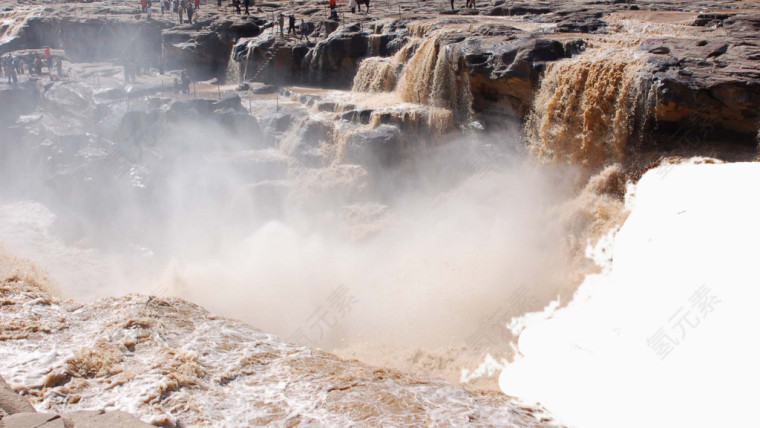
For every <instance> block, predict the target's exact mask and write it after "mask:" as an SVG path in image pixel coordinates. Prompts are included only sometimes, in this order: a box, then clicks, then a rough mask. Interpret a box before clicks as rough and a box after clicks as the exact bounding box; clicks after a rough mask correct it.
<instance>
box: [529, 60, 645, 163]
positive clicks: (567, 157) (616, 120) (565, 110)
mask: <svg viewBox="0 0 760 428" xmlns="http://www.w3.org/2000/svg"><path fill="white" fill-rule="evenodd" d="M641 66H642V63H641V62H639V61H636V60H634V59H633V58H631V57H630V56H624V55H623V54H620V53H616V52H610V51H606V52H599V51H590V52H588V53H586V54H583V55H581V56H579V57H576V58H572V59H568V60H565V61H559V62H557V63H553V64H550V65H549V66H548V68H547V71H546V75H545V76H544V78H543V80H542V82H541V88H540V89H539V91H538V94H537V95H536V98H535V101H534V104H533V110H532V112H531V113H530V116H529V117H528V120H527V123H526V125H525V134H526V138H527V139H528V142H529V144H530V148H531V149H532V151H533V152H534V153H535V154H536V155H538V156H539V157H541V158H546V159H553V160H557V161H563V162H569V163H577V164H581V165H585V166H589V167H594V168H595V167H599V166H602V165H603V164H605V163H606V162H615V161H619V160H621V158H622V155H623V150H624V149H625V146H626V143H627V141H628V137H629V136H630V134H631V131H632V127H633V119H634V117H633V112H634V106H635V101H636V97H638V96H639V87H638V85H637V84H636V73H637V71H638V70H639V69H640V68H641Z"/></svg>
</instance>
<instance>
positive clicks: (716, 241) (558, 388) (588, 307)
mask: <svg viewBox="0 0 760 428" xmlns="http://www.w3.org/2000/svg"><path fill="white" fill-rule="evenodd" d="M758 180H760V165H758V164H753V163H737V164H709V165H708V164H705V165H694V164H683V165H677V166H665V167H662V168H658V169H655V170H651V171H649V172H648V173H646V174H645V175H644V177H643V178H642V179H641V181H640V182H639V183H638V184H637V185H636V186H635V188H629V192H628V201H627V204H628V206H629V207H630V208H631V210H632V212H631V215H630V216H629V217H628V219H627V221H626V222H625V224H624V225H623V226H622V228H621V229H620V231H619V232H617V234H616V235H615V236H614V238H613V239H610V240H608V241H607V244H605V243H604V242H603V243H602V245H603V246H604V245H607V247H606V251H605V252H607V253H608V254H611V257H610V258H609V259H610V262H609V263H608V264H607V265H606V266H604V269H603V272H602V273H600V274H596V275H590V276H588V277H587V278H586V280H585V282H584V283H583V284H582V285H581V287H580V288H579V290H578V291H577V293H576V295H575V296H574V299H573V301H571V302H570V303H569V304H568V306H567V307H565V308H562V309H559V310H556V311H554V312H553V313H552V314H551V315H550V316H545V317H534V322H532V323H529V325H528V326H527V328H525V330H524V331H523V332H522V334H521V336H520V337H519V340H518V348H519V352H520V354H521V355H520V356H518V358H517V359H516V361H515V362H514V363H512V364H509V365H507V367H506V369H505V370H504V371H503V372H502V374H501V376H500V379H499V384H500V387H501V389H502V391H503V392H505V393H507V394H510V395H516V396H519V397H523V398H524V399H526V400H527V401H539V402H541V403H543V404H544V405H545V406H546V407H547V408H548V409H549V410H550V411H552V412H553V413H554V414H556V415H557V416H558V417H559V418H560V419H561V420H562V421H563V422H564V423H567V424H568V425H571V426H578V427H610V426H615V427H642V426H647V427H658V426H661V427H675V426H684V427H685V426H688V427H716V426H746V425H752V423H751V422H750V421H751V420H753V418H754V413H755V412H754V408H755V406H756V403H757V402H758V399H759V398H760V392H758V389H757V385H758V383H759V382H758V381H760V370H758V368H757V364H758V361H760V358H758V357H760V345H758V344H757V342H756V340H755V337H754V334H753V331H752V328H753V327H754V326H756V325H758V323H759V322H760V312H758V311H757V310H756V304H757V301H758V295H759V294H760V287H758V285H760V284H759V281H758V273H757V265H758V260H757V254H758V251H757V249H758V243H760V228H759V227H758V222H757V219H758V218H760V197H758V193H757V192H756V191H755V190H753V185H754V183H757V182H758ZM634 194H635V196H634ZM601 249H604V248H597V254H599V252H600V250H601ZM610 252H611V253H610ZM595 259H596V260H598V261H600V260H602V259H603V258H602V257H596V258H595ZM602 264H603V265H604V263H602ZM695 293H696V294H704V295H705V297H703V298H702V300H700V299H697V301H698V302H697V303H695V302H694V301H692V300H691V299H692V297H693V296H694V295H695ZM709 297H713V298H714V299H715V300H713V301H711V302H708V301H707V300H706V299H708V298H709ZM705 303H710V305H705ZM710 307H711V308H712V310H709V308H710ZM684 315H686V316H687V318H686V319H685V320H683V321H681V320H682V316H684ZM660 328H662V329H663V330H662V333H664V334H666V335H668V336H669V337H671V338H672V339H674V340H675V341H677V342H678V343H677V344H675V343H671V346H670V349H671V350H670V352H669V353H666V352H661V353H660V354H659V355H658V353H657V352H656V351H655V350H653V349H652V348H651V346H650V345H652V344H653V343H659V344H660V346H663V345H662V343H664V342H663V341H662V339H663V336H662V335H660V337H659V338H658V337H654V336H655V335H656V333H657V332H658V331H659V329H660ZM648 340H649V343H648ZM659 349H660V350H661V351H666V350H667V349H668V348H666V347H662V348H659ZM663 356H664V358H661V357H663Z"/></svg>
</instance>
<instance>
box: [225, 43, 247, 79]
mask: <svg viewBox="0 0 760 428" xmlns="http://www.w3.org/2000/svg"><path fill="white" fill-rule="evenodd" d="M246 62H247V61H246ZM242 66H243V65H242V64H241V63H239V62H237V61H235V49H232V50H231V51H230V58H229V59H228V60H227V71H226V72H225V79H226V81H227V83H240V82H241V79H240V78H241V76H242V74H241V68H242Z"/></svg>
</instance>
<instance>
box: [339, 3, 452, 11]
mask: <svg viewBox="0 0 760 428" xmlns="http://www.w3.org/2000/svg"><path fill="white" fill-rule="evenodd" d="M451 1H452V2H453V1H454V0H451ZM356 6H359V4H358V3H356V0H350V1H349V2H348V7H349V8H350V9H351V13H356Z"/></svg>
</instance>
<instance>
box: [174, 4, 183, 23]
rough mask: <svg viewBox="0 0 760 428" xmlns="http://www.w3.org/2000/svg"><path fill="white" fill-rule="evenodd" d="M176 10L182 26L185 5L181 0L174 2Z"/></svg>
mask: <svg viewBox="0 0 760 428" xmlns="http://www.w3.org/2000/svg"><path fill="white" fill-rule="evenodd" d="M174 8H175V9H176V10H177V15H178V16H179V23H180V24H182V15H183V14H184V13H185V5H184V4H182V2H180V0H174Z"/></svg>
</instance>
